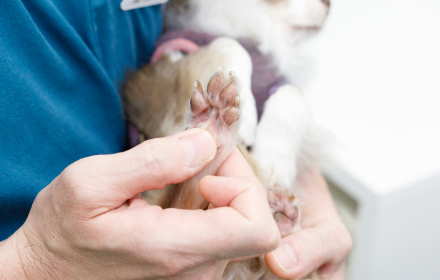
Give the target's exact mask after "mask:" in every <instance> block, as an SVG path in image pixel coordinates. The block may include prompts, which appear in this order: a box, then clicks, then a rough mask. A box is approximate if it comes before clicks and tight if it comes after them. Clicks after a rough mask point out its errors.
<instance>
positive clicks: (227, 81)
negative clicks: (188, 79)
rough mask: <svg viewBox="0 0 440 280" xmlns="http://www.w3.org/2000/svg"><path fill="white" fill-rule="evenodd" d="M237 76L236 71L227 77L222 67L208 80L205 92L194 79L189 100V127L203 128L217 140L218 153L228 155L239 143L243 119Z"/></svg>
mask: <svg viewBox="0 0 440 280" xmlns="http://www.w3.org/2000/svg"><path fill="white" fill-rule="evenodd" d="M237 83H238V78H237V77H236V76H235V74H234V72H229V74H228V75H227V76H226V75H225V73H224V71H223V69H222V68H218V69H217V72H215V74H214V75H213V76H212V77H211V79H210V81H209V82H208V86H207V88H206V91H205V90H204V89H203V86H202V84H201V83H200V82H199V81H195V82H194V93H193V96H192V97H191V100H190V108H189V114H188V120H187V128H195V127H199V128H203V129H206V130H208V131H209V132H211V134H212V135H213V136H214V138H215V139H216V141H217V146H218V154H229V153H230V152H231V150H232V148H233V147H235V145H236V143H237V133H238V130H239V119H240V110H239V107H240V96H239V92H238V88H237Z"/></svg>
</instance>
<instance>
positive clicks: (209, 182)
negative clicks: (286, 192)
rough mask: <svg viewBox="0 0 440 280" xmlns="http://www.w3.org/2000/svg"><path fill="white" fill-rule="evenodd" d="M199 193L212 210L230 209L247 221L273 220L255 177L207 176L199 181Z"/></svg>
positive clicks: (262, 189) (264, 195) (260, 186)
mask: <svg viewBox="0 0 440 280" xmlns="http://www.w3.org/2000/svg"><path fill="white" fill-rule="evenodd" d="M199 191H200V194H201V195H202V196H203V198H205V199H206V200H207V201H208V202H209V203H210V204H212V205H213V206H214V208H218V207H226V206H229V207H232V208H233V209H235V210H237V211H238V212H239V213H240V214H241V215H243V217H245V218H246V219H248V220H256V219H258V218H260V219H269V218H271V219H272V220H273V218H272V215H271V212H270V208H269V205H268V203H267V196H266V191H265V190H264V188H263V186H262V185H261V183H260V182H259V181H258V179H257V178H255V177H220V176H207V177H204V178H203V179H202V180H200V182H199Z"/></svg>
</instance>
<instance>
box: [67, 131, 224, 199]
mask: <svg viewBox="0 0 440 280" xmlns="http://www.w3.org/2000/svg"><path fill="white" fill-rule="evenodd" d="M216 152H217V144H216V142H215V140H214V138H213V136H212V135H211V134H210V133H209V132H208V131H206V130H204V129H200V128H195V129H190V130H186V131H184V132H181V133H178V134H175V135H172V136H168V137H164V138H157V139H151V140H148V141H145V142H143V143H142V144H140V145H138V146H136V147H134V148H133V149H131V150H128V151H126V152H122V153H118V154H113V155H99V156H93V157H89V158H84V159H81V160H79V161H77V162H75V163H73V164H72V165H70V166H69V167H68V168H66V169H65V170H64V171H63V173H62V174H61V176H60V177H61V180H64V181H67V182H68V183H69V185H72V183H73V184H76V185H77V187H79V188H84V187H86V191H85V192H86V193H85V197H84V198H86V197H87V191H90V192H92V193H93V199H94V200H95V201H96V200H99V201H103V200H105V201H108V202H110V201H111V202H114V203H115V204H119V203H121V202H124V201H126V200H128V199H130V198H132V197H134V196H135V195H137V194H139V193H141V192H144V191H147V190H152V189H160V188H163V187H165V186H166V185H169V184H175V183H180V182H183V181H184V180H186V179H188V178H190V177H192V176H193V175H195V174H196V173H198V172H199V171H201V170H202V169H203V168H204V167H205V166H206V165H207V164H208V163H209V162H211V161H212V160H213V158H214V157H215V155H216ZM82 193H84V191H83V192H82ZM109 206H110V205H109Z"/></svg>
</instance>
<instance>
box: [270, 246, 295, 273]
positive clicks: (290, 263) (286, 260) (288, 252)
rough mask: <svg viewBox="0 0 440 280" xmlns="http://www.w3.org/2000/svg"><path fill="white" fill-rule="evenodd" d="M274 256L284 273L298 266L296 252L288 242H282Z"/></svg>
mask: <svg viewBox="0 0 440 280" xmlns="http://www.w3.org/2000/svg"><path fill="white" fill-rule="evenodd" d="M272 254H273V257H274V258H275V261H276V262H277V263H278V264H279V266H280V267H281V269H283V270H284V271H286V270H288V269H291V268H293V267H295V266H296V265H297V264H298V259H297V257H296V254H295V250H293V248H292V246H290V244H289V243H287V242H282V243H281V245H280V246H279V247H278V248H277V249H276V250H275V251H273V252H272Z"/></svg>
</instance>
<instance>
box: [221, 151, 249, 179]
mask: <svg viewBox="0 0 440 280" xmlns="http://www.w3.org/2000/svg"><path fill="white" fill-rule="evenodd" d="M217 175H218V176H228V177H233V176H236V177H248V176H249V177H255V174H254V172H253V171H252V168H251V167H250V166H249V164H248V163H247V161H246V159H245V158H244V157H243V155H242V154H241V153H240V151H239V150H238V148H237V147H235V148H234V149H233V150H232V152H231V154H230V155H229V156H228V157H227V158H226V159H225V161H224V162H223V163H222V165H221V166H220V168H219V170H218V171H217Z"/></svg>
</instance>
